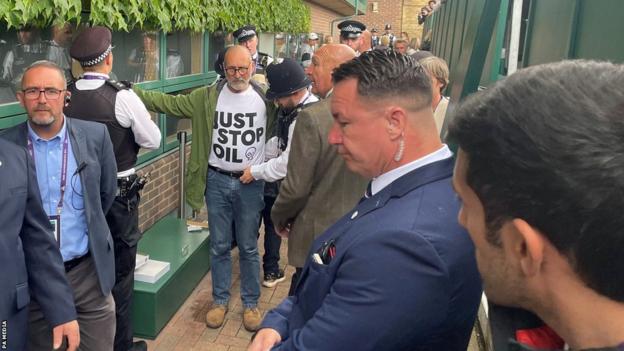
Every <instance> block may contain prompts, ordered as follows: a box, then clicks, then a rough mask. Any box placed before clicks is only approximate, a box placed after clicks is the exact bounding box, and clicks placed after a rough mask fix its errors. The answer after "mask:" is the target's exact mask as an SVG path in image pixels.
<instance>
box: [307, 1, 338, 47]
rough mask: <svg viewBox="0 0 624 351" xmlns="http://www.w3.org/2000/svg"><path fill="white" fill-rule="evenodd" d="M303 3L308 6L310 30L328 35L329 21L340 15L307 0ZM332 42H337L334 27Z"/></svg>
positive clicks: (329, 31)
mask: <svg viewBox="0 0 624 351" xmlns="http://www.w3.org/2000/svg"><path fill="white" fill-rule="evenodd" d="M305 4H306V6H308V8H310V30H311V31H312V32H315V33H317V34H321V33H322V34H323V36H325V35H330V34H331V22H332V21H333V20H334V19H336V18H339V17H342V16H340V15H339V14H338V13H336V12H334V11H332V10H328V9H326V8H324V7H322V6H319V5H316V4H313V3H310V2H307V1H306V2H305ZM334 42H335V43H337V42H338V31H337V30H336V29H334Z"/></svg>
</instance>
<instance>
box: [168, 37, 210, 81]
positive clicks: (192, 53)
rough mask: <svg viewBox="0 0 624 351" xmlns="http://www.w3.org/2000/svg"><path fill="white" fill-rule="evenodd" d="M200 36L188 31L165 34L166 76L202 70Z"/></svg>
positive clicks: (171, 76) (176, 75)
mask: <svg viewBox="0 0 624 351" xmlns="http://www.w3.org/2000/svg"><path fill="white" fill-rule="evenodd" d="M202 38H203V36H202V34H201V33H192V32H189V31H183V32H175V33H169V34H167V66H166V75H165V77H166V78H173V77H179V76H183V75H189V74H194V73H201V72H202V52H203V45H202Z"/></svg>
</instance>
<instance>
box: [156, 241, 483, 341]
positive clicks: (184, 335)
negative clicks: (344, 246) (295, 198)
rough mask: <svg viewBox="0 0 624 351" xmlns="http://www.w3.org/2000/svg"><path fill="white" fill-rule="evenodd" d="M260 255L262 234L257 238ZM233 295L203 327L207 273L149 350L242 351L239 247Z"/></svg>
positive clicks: (265, 291)
mask: <svg viewBox="0 0 624 351" xmlns="http://www.w3.org/2000/svg"><path fill="white" fill-rule="evenodd" d="M258 243H259V246H260V251H261V252H260V256H261V257H262V253H263V251H264V250H263V248H262V243H263V237H262V236H261V237H260V240H259V241H258ZM287 247H288V243H287V242H286V240H282V249H281V252H280V256H281V260H280V266H282V267H284V266H286V264H287V260H288V259H287V254H286V251H287ZM232 265H233V266H232V274H233V277H232V289H231V293H232V297H231V298H230V305H229V312H228V313H227V315H226V316H225V323H223V326H221V328H219V329H211V328H208V327H206V324H205V322H204V321H205V316H206V312H208V307H209V306H210V303H211V302H212V279H211V277H210V272H208V274H206V276H205V277H204V278H203V279H202V280H201V282H200V283H199V285H198V286H197V287H196V288H195V290H193V292H192V293H191V295H190V296H189V297H188V298H187V299H186V301H185V302H184V304H183V305H182V307H181V308H180V309H179V310H178V312H176V314H175V315H174V316H173V318H171V320H170V321H169V323H167V325H166V326H165V328H163V330H162V331H161V332H160V334H159V335H158V337H157V338H156V340H146V341H147V344H148V349H149V350H150V351H244V350H246V349H247V345H248V344H249V340H250V338H251V335H252V333H250V332H248V331H247V330H245V328H244V327H243V323H242V321H243V316H242V312H243V308H242V305H241V301H240V278H239V272H240V270H239V265H238V250H237V249H234V250H232ZM293 273H294V268H293V267H291V266H287V267H286V280H285V281H283V282H281V283H279V284H278V285H276V286H275V287H273V288H265V287H262V288H261V295H260V300H259V302H258V308H259V309H260V311H261V312H262V314H263V315H264V314H265V313H266V311H268V310H270V309H272V308H274V307H275V306H277V305H278V304H279V303H280V302H281V301H282V300H283V299H284V298H285V297H286V296H287V295H288V288H289V287H290V278H291V276H292V274H293ZM474 339H475V338H474V335H473V338H472V340H471V341H470V345H469V347H468V351H478V350H479V349H478V348H477V346H476V342H475V340H474Z"/></svg>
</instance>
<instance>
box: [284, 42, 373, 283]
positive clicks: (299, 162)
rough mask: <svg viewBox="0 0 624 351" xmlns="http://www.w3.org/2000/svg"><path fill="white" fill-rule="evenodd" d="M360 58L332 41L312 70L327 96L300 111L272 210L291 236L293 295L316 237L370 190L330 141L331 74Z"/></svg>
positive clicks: (318, 91) (316, 86)
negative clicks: (286, 163) (350, 168)
mask: <svg viewBox="0 0 624 351" xmlns="http://www.w3.org/2000/svg"><path fill="white" fill-rule="evenodd" d="M354 57H355V52H354V51H353V50H352V49H351V48H349V47H348V46H346V45H343V44H327V45H324V46H323V47H321V48H320V49H319V50H318V51H317V53H316V55H314V56H313V57H312V61H313V64H312V65H310V66H309V67H308V68H307V69H306V73H307V75H308V77H310V79H311V81H312V82H313V84H312V92H313V93H314V94H316V95H317V96H320V97H322V98H323V100H322V101H321V102H320V103H318V104H314V105H312V106H310V107H309V108H307V109H305V110H303V111H301V113H300V116H299V118H298V121H299V122H298V124H297V127H296V128H295V130H294V132H293V137H292V139H293V142H292V148H291V153H290V159H289V162H288V172H287V174H286V178H285V179H284V181H283V182H282V186H281V191H280V196H279V197H278V198H277V200H276V202H275V205H274V206H273V211H272V218H273V221H274V224H275V226H276V230H277V231H278V233H282V235H284V236H288V263H289V264H290V265H292V266H294V267H295V274H294V275H293V277H292V281H291V285H290V292H289V294H290V295H292V294H293V293H294V289H295V286H296V285H297V281H298V280H299V277H300V276H301V272H302V268H303V264H304V263H305V260H306V258H307V253H308V250H309V249H310V245H312V242H313V241H314V239H315V238H316V237H318V236H319V235H321V233H323V231H325V229H327V228H328V227H329V226H330V225H331V224H333V223H334V222H335V221H336V220H337V219H338V218H340V216H342V215H343V214H345V213H346V212H347V211H348V210H350V209H351V208H353V206H354V205H355V204H356V203H357V201H358V200H359V199H360V198H361V197H362V193H363V192H364V189H366V183H367V181H366V180H365V179H364V178H362V177H360V176H358V175H356V174H354V173H353V172H351V171H349V170H348V169H347V167H346V165H345V163H344V160H343V159H342V158H341V157H340V155H338V153H337V152H336V151H337V150H336V148H335V147H333V146H331V145H329V144H328V143H327V140H326V139H327V134H328V133H329V130H330V128H331V126H332V123H333V119H332V118H331V112H330V111H329V100H328V99H327V97H329V96H330V95H331V89H332V87H333V83H332V81H331V72H332V71H333V70H334V68H336V67H337V66H338V65H340V64H341V63H343V62H346V61H349V60H351V59H353V58H354ZM328 203H330V204H332V205H331V206H327V204H328Z"/></svg>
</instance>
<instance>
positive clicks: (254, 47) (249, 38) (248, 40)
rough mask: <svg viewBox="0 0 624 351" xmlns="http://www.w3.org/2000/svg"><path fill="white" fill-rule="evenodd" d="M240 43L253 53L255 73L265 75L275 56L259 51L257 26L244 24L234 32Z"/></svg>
mask: <svg viewBox="0 0 624 351" xmlns="http://www.w3.org/2000/svg"><path fill="white" fill-rule="evenodd" d="M232 35H233V36H234V39H235V40H236V42H237V43H238V45H241V46H244V47H246V48H247V50H249V52H250V53H251V58H252V60H253V61H254V67H255V68H254V69H255V73H257V74H262V75H264V74H265V73H266V68H267V67H268V66H269V65H270V64H271V62H273V57H271V56H270V55H268V54H265V53H263V52H259V51H258V33H257V32H256V26H253V25H250V24H248V25H244V26H242V27H240V28H238V29H237V30H235V31H234V33H232Z"/></svg>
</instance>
